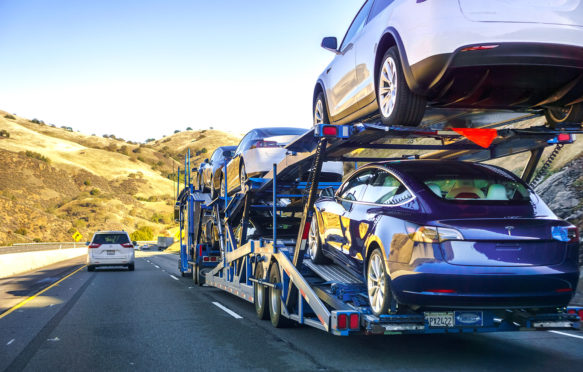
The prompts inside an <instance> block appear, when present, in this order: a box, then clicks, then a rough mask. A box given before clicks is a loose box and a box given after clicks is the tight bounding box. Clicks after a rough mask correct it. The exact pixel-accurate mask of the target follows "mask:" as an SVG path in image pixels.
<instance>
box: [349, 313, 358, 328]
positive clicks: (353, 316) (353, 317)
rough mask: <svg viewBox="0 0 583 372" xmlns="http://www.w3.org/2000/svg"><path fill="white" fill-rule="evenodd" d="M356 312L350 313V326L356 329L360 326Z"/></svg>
mask: <svg viewBox="0 0 583 372" xmlns="http://www.w3.org/2000/svg"><path fill="white" fill-rule="evenodd" d="M358 318H359V317H358V314H350V328H351V329H357V328H360V322H359V319H358Z"/></svg>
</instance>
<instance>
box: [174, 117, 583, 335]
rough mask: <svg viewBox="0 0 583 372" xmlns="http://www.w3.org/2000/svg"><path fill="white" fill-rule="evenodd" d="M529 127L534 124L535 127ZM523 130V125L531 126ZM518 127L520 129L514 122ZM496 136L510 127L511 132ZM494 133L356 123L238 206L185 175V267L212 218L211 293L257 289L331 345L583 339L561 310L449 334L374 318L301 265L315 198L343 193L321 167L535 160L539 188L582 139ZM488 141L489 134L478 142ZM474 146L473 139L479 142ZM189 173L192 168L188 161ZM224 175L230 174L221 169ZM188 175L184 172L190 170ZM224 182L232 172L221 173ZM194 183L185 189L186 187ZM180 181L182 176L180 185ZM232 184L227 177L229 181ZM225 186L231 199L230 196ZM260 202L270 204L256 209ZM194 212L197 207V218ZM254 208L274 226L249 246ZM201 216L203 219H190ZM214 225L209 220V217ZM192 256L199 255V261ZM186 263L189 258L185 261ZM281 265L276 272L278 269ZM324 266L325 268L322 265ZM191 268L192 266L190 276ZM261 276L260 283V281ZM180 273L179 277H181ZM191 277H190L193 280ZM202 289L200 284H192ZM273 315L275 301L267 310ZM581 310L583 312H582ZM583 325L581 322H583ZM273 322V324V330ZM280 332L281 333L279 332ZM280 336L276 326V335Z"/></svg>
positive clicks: (492, 318) (240, 197)
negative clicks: (427, 338)
mask: <svg viewBox="0 0 583 372" xmlns="http://www.w3.org/2000/svg"><path fill="white" fill-rule="evenodd" d="M529 118H530V117H529ZM525 120H526V119H525ZM514 122H520V120H515V121H514ZM498 125H499V126H504V125H508V122H504V123H500V124H498ZM495 126H496V125H492V126H490V128H489V129H487V131H492V130H494V131H495V136H494V138H492V139H491V143H489V144H488V146H484V144H483V143H482V146H480V145H477V144H476V143H474V142H472V141H470V140H469V139H468V137H467V136H465V135H463V134H460V132H459V131H457V129H455V128H454V129H438V130H434V129H427V128H411V127H383V126H379V125H378V124H375V123H359V124H349V125H342V126H331V125H325V124H324V125H319V126H317V127H316V128H315V129H314V130H312V131H310V132H308V133H306V134H305V135H302V136H299V137H298V139H296V140H295V141H293V142H292V143H290V144H289V145H288V146H286V147H287V149H288V156H287V157H286V159H284V161H282V162H281V163H280V164H274V165H273V170H272V171H270V172H269V173H268V174H267V175H265V176H264V177H263V178H251V179H250V180H248V182H247V184H246V185H245V186H244V187H243V190H240V191H239V192H237V193H236V194H234V195H232V196H227V195H221V196H219V197H218V198H216V199H215V200H212V201H210V202H209V198H208V197H205V196H204V195H203V194H201V193H200V192H198V191H197V190H195V189H194V187H193V185H192V184H190V175H189V174H188V173H189V172H186V173H185V189H184V190H183V191H182V193H178V192H177V193H178V194H179V198H178V201H177V205H176V210H177V211H178V212H179V213H177V215H179V216H180V217H179V219H180V220H181V221H182V220H183V219H182V218H183V217H182V216H183V214H184V212H185V211H188V213H189V214H190V215H191V216H193V218H190V219H189V224H188V244H187V245H183V244H182V242H181V260H185V261H182V262H189V263H190V264H193V263H194V262H196V259H194V260H193V259H191V257H189V256H188V252H189V251H190V252H191V253H192V252H193V250H192V248H191V246H192V245H193V244H194V245H195V246H197V247H201V246H204V245H205V244H204V243H202V244H201V242H200V239H199V236H200V229H201V221H202V217H203V213H204V212H203V211H204V210H207V211H208V210H209V209H212V211H213V213H212V217H211V218H212V219H213V220H214V223H215V224H216V226H217V228H218V233H219V237H220V245H221V250H220V251H221V259H220V261H219V262H217V263H216V264H215V266H214V268H213V269H212V270H211V271H210V272H208V273H207V274H206V276H205V282H206V284H207V285H208V286H213V287H216V288H219V289H221V290H224V291H226V292H229V293H232V294H234V295H236V296H238V297H240V298H243V299H245V300H246V301H249V302H251V303H254V302H255V290H257V289H258V288H259V286H263V288H269V291H270V293H271V291H276V292H274V293H279V292H277V291H281V292H280V294H281V297H280V299H279V300H280V306H281V316H283V317H284V318H288V319H291V320H293V321H296V322H297V323H299V324H306V325H309V326H312V327H315V328H318V329H321V330H323V331H326V332H330V333H332V334H334V335H350V334H363V333H364V334H402V333H415V334H420V333H467V332H498V331H518V330H523V329H578V328H579V317H578V313H580V311H575V312H573V309H557V312H556V313H552V314H535V313H530V312H527V311H524V310H520V309H506V310H480V311H478V310H470V311H468V310H451V311H449V310H448V311H447V312H448V313H451V315H452V316H453V317H454V318H455V319H461V320H460V322H459V323H458V322H457V320H456V325H455V326H454V327H449V328H431V327H429V325H428V322H427V319H426V315H427V314H430V313H431V312H426V313H422V312H419V313H415V314H405V315H399V314H388V315H382V316H380V317H377V316H374V315H373V314H372V313H371V311H370V308H369V307H368V303H367V302H365V301H363V295H362V291H363V288H362V286H363V285H362V283H341V282H329V281H326V280H324V279H322V278H324V277H325V275H324V274H323V272H324V270H329V271H331V273H330V275H341V274H342V273H341V272H340V271H342V270H340V268H335V266H334V265H329V266H330V267H327V268H323V267H320V265H315V264H313V263H312V262H311V261H309V260H308V261H307V263H306V264H304V263H303V259H304V256H305V251H306V245H307V244H306V243H307V236H308V232H309V227H310V221H311V217H312V214H313V205H314V202H315V199H316V197H317V192H318V190H321V189H323V188H327V187H331V186H332V187H334V186H336V187H338V186H339V183H336V184H334V183H332V184H331V183H324V182H323V183H320V182H319V177H320V173H321V169H322V164H323V162H324V161H325V160H339V161H345V162H346V161H351V162H352V161H367V162H368V161H374V160H386V158H370V157H368V158H359V157H353V156H347V155H348V154H349V153H350V152H351V151H353V150H355V149H359V148H370V149H410V150H437V152H435V153H430V154H426V155H424V156H422V158H448V159H460V160H469V161H484V160H490V159H495V158H500V157H505V156H509V155H514V154H517V153H521V152H530V154H531V156H530V160H529V161H528V164H527V166H526V168H525V171H524V172H523V174H522V178H523V179H524V180H525V181H527V182H528V181H531V180H532V179H533V176H534V173H535V169H536V165H537V163H538V162H539V160H540V158H541V155H542V152H543V151H544V149H545V148H547V147H549V146H552V145H554V144H557V145H563V144H568V143H572V142H573V141H574V139H575V138H574V137H575V136H574V135H575V134H581V133H583V131H582V130H581V128H580V126H578V127H574V128H568V127H567V128H563V129H561V130H550V129H548V128H546V127H534V128H528V129H501V130H496V129H493V128H492V127H495ZM478 132H479V133H484V134H487V135H488V136H490V137H492V136H491V134H492V133H493V132H480V131H479V130H478ZM415 138H434V139H437V140H440V141H441V145H436V146H434V145H426V144H424V145H415V144H408V143H404V144H403V143H392V142H388V143H386V142H384V143H375V141H378V140H380V139H382V140H389V141H390V140H394V139H415ZM474 139H475V136H474ZM185 166H187V167H188V168H190V164H189V163H188V162H187V161H186V160H185ZM225 167H226V166H225ZM188 168H187V169H188ZM302 169H304V170H305V169H308V170H309V179H308V180H307V182H299V181H298V180H297V177H296V176H297V174H298V173H300V172H299V170H302ZM223 173H224V174H225V176H226V175H227V172H226V170H225V172H223ZM186 175H188V179H187V178H186ZM178 177H180V173H179V176H178ZM225 178H226V177H225ZM224 182H225V190H227V187H226V184H227V180H226V179H225V180H224ZM300 197H301V198H302V201H303V211H302V218H301V222H300V224H299V228H298V231H297V237H296V239H280V238H278V229H277V228H276V227H277V226H278V225H277V218H278V214H279V215H281V213H282V212H284V211H286V207H285V206H282V205H281V203H279V204H278V200H281V199H289V198H300ZM257 201H261V202H263V203H264V202H266V201H270V202H271V205H269V204H262V205H254V204H253V203H256V202H257ZM196 205H198V206H199V208H198V209H196ZM253 208H271V211H272V217H273V225H272V226H273V227H274V228H273V237H272V238H271V239H266V238H261V239H259V240H249V241H246V240H247V239H246V236H245V233H246V224H247V223H249V221H248V217H249V215H248V213H249V212H250V211H251V210H253ZM195 209H196V210H197V211H198V212H197V213H199V214H200V215H199V217H196V216H194V215H193V214H194V212H195ZM239 215H241V220H240V221H241V226H242V228H241V231H242V233H241V240H242V241H246V242H245V243H244V244H242V245H240V246H239V245H238V242H237V240H236V238H235V232H234V228H233V227H234V226H235V223H237V222H238V221H236V220H233V218H234V217H233V216H239ZM207 218H208V216H207ZM195 255H196V254H195ZM183 257H184V258H183ZM275 265H277V266H275ZM326 266H328V265H326ZM193 267H194V266H193ZM270 267H273V268H277V269H278V270H279V278H281V280H280V281H278V282H271V281H270V276H269V273H270ZM258 268H261V271H262V273H263V276H262V277H255V275H254V274H255V273H257V271H258ZM183 269H184V265H182V267H181V271H183ZM193 271H194V270H193ZM195 280H196V279H195ZM267 304H268V306H270V304H269V300H268V301H267ZM579 310H580V309H579ZM579 315H581V314H579ZM272 322H273V321H272ZM274 325H275V324H274ZM276 326H277V325H276Z"/></svg>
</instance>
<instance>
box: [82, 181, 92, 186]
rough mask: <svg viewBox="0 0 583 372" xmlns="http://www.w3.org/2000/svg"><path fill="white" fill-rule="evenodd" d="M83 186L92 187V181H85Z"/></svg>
mask: <svg viewBox="0 0 583 372" xmlns="http://www.w3.org/2000/svg"><path fill="white" fill-rule="evenodd" d="M83 184H84V185H85V186H91V180H85V181H83Z"/></svg>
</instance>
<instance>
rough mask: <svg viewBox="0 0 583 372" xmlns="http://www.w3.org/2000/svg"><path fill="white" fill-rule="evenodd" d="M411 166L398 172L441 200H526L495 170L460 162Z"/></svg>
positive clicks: (524, 192) (519, 187)
mask: <svg viewBox="0 0 583 372" xmlns="http://www.w3.org/2000/svg"><path fill="white" fill-rule="evenodd" d="M413 164H414V163H413V162H412V163H411V164H409V165H407V166H404V167H401V166H399V168H400V169H402V168H407V169H406V173H408V174H410V175H411V176H413V177H414V178H416V179H417V180H418V181H419V182H421V183H423V184H424V185H425V186H426V187H427V188H429V190H431V191H432V192H433V193H434V194H435V195H436V196H438V197H440V198H442V199H445V200H465V201H519V202H523V201H529V200H530V193H529V191H528V188H527V187H526V185H524V184H523V183H522V182H520V181H518V180H516V179H514V178H513V177H512V176H510V175H509V174H507V173H506V172H504V171H502V170H500V169H498V168H496V167H491V166H488V165H476V164H470V163H462V162H446V163H442V164H439V163H418V164H417V167H412V166H411V165H413Z"/></svg>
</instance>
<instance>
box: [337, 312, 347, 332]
mask: <svg viewBox="0 0 583 372" xmlns="http://www.w3.org/2000/svg"><path fill="white" fill-rule="evenodd" d="M347 324H348V316H347V315H346V314H338V322H337V326H338V329H346V325H347Z"/></svg>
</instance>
